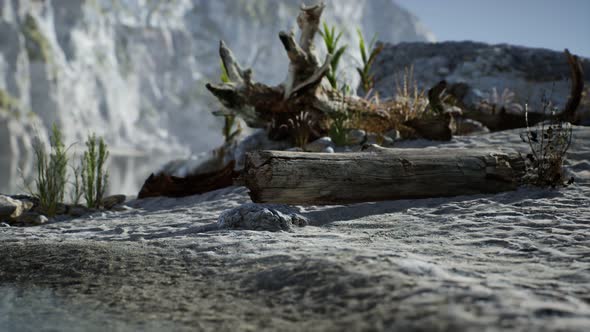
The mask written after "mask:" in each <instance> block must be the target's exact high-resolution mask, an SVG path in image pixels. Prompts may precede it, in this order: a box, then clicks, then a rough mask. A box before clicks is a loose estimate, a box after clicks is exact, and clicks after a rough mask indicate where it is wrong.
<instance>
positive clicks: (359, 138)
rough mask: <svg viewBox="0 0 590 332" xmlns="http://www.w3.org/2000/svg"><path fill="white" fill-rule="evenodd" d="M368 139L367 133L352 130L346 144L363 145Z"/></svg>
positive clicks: (348, 133) (348, 134)
mask: <svg viewBox="0 0 590 332" xmlns="http://www.w3.org/2000/svg"><path fill="white" fill-rule="evenodd" d="M366 139H367V132H365V131H364V130H361V129H352V130H349V131H348V132H347V133H346V144H348V145H362V144H363V143H364V142H365V140H366Z"/></svg>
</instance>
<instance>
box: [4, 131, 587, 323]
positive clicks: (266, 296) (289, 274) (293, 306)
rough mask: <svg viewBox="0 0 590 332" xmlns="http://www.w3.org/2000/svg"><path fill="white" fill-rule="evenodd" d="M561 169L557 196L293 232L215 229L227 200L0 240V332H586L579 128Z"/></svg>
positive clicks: (10, 231) (509, 138) (354, 208)
mask: <svg viewBox="0 0 590 332" xmlns="http://www.w3.org/2000/svg"><path fill="white" fill-rule="evenodd" d="M518 133H519V132H518V131H508V132H499V133H493V134H486V135H483V136H473V137H457V138H455V139H453V141H452V142H450V143H445V144H434V143H432V142H427V141H414V142H407V143H401V144H400V147H417V146H420V147H427V148H437V147H441V146H444V147H465V148H479V147H496V148H502V147H510V148H516V149H518V150H521V151H526V149H527V146H526V145H525V144H524V143H522V142H521V141H520V138H519V135H518ZM568 158H569V160H568V162H567V169H568V171H569V172H570V173H571V174H572V175H573V176H575V178H576V183H575V184H574V185H572V186H571V187H569V188H564V189H559V190H549V189H537V188H521V189H519V190H518V191H515V192H507V193H501V194H497V195H478V196H461V197H454V198H434V199H421V200H403V201H389V202H379V203H364V204H357V205H351V206H327V207H319V206H311V207H299V206H295V207H291V209H293V210H294V211H296V212H297V213H298V214H299V215H301V216H302V217H304V218H306V219H307V220H308V225H307V226H305V227H294V228H293V229H292V231H291V232H268V231H260V230H254V229H241V230H235V229H225V228H224V227H223V225H219V224H218V223H217V221H218V218H219V216H220V215H221V214H222V213H223V212H224V211H227V210H230V209H232V208H236V207H239V206H241V205H243V204H245V203H249V202H250V200H249V197H248V195H247V189H245V188H240V187H233V188H227V189H224V190H219V191H215V192H211V193H208V194H205V195H198V196H193V197H187V198H183V199H168V198H153V199H147V200H142V201H131V202H129V203H128V205H129V207H130V209H129V210H128V211H123V212H105V213H97V214H94V215H92V216H91V217H86V218H83V219H75V220H72V221H68V222H60V223H53V224H49V225H46V226H41V227H32V228H16V227H7V228H0V253H1V254H0V330H2V331H42V330H60V331H80V330H86V331H106V330H109V331H128V330H146V331H162V330H177V331H184V330H187V331H189V330H190V331H194V330H205V331H212V330H217V331H237V330H251V331H261V330H275V331H279V330H280V331H315V330H318V331H319V330H322V331H344V330H346V331H364V330H389V331H478V332H481V331H497V330H516V331H588V328H589V327H590V128H585V127H575V128H574V144H573V145H572V148H571V151H570V153H569V155H568ZM283 208H284V209H287V207H279V208H278V209H283Z"/></svg>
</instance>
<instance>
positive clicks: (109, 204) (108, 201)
mask: <svg viewBox="0 0 590 332" xmlns="http://www.w3.org/2000/svg"><path fill="white" fill-rule="evenodd" d="M125 200H127V196H125V195H112V196H108V197H105V198H103V199H102V202H101V205H102V206H103V207H104V208H105V209H107V210H110V209H112V208H113V207H114V206H115V205H119V204H123V203H125Z"/></svg>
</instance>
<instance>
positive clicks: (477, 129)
mask: <svg viewBox="0 0 590 332" xmlns="http://www.w3.org/2000/svg"><path fill="white" fill-rule="evenodd" d="M489 132H490V130H489V129H488V128H486V127H485V126H484V125H483V124H481V123H480V122H478V121H475V120H471V119H458V120H457V121H456V122H455V131H454V132H453V135H459V136H465V135H472V134H483V133H489Z"/></svg>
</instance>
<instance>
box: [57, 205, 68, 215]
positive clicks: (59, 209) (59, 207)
mask: <svg viewBox="0 0 590 332" xmlns="http://www.w3.org/2000/svg"><path fill="white" fill-rule="evenodd" d="M55 214H56V215H64V214H68V206H67V205H65V204H62V203H59V204H57V208H56V210H55Z"/></svg>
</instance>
